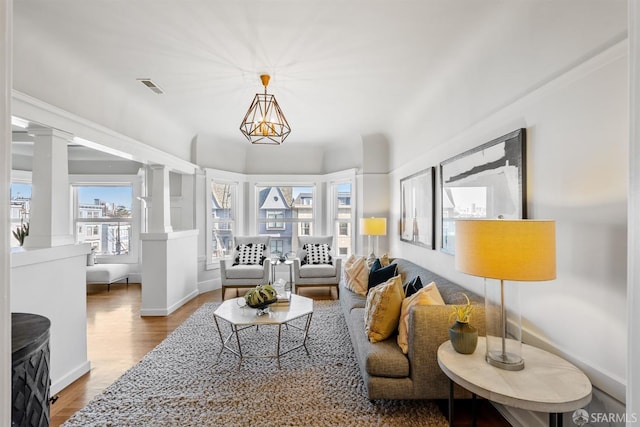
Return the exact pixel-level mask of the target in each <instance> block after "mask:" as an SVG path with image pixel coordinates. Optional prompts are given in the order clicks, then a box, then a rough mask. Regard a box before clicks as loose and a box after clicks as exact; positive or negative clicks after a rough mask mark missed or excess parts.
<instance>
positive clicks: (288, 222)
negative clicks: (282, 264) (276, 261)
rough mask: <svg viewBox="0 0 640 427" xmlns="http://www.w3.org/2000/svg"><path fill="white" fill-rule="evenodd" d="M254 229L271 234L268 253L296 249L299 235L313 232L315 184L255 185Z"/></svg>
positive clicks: (279, 252) (276, 253)
mask: <svg viewBox="0 0 640 427" xmlns="http://www.w3.org/2000/svg"><path fill="white" fill-rule="evenodd" d="M255 194H256V209H257V213H256V219H257V223H256V231H257V234H261V235H270V236H272V237H271V241H272V242H277V243H274V244H273V245H272V247H271V248H270V249H271V253H272V254H273V255H283V254H285V253H287V252H290V251H295V250H296V249H297V247H296V246H297V244H298V239H297V237H298V235H307V236H309V235H313V223H314V210H313V208H314V203H313V200H314V197H315V185H304V184H303V185H296V184H293V185H264V184H261V185H257V186H256V193H255Z"/></svg>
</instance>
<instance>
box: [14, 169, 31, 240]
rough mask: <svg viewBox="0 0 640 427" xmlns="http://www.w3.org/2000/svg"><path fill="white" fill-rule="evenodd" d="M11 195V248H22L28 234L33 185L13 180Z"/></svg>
mask: <svg viewBox="0 0 640 427" xmlns="http://www.w3.org/2000/svg"><path fill="white" fill-rule="evenodd" d="M9 195H10V200H9V207H10V213H9V218H10V221H11V225H10V226H11V236H12V239H11V243H10V247H12V248H13V247H17V246H21V245H22V243H23V242H24V237H25V235H26V234H28V230H29V218H30V214H31V183H27V182H18V181H14V180H13V179H12V181H11V186H10V188H9ZM25 233H26V234H25Z"/></svg>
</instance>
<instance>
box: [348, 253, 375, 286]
mask: <svg viewBox="0 0 640 427" xmlns="http://www.w3.org/2000/svg"><path fill="white" fill-rule="evenodd" d="M344 284H345V287H346V288H347V289H350V290H352V291H353V292H355V293H357V294H360V295H367V291H368V290H369V287H368V286H367V285H368V284H369V269H368V268H367V261H366V260H365V258H364V257H356V256H355V255H351V256H350V257H349V258H348V259H347V261H346V262H345V265H344Z"/></svg>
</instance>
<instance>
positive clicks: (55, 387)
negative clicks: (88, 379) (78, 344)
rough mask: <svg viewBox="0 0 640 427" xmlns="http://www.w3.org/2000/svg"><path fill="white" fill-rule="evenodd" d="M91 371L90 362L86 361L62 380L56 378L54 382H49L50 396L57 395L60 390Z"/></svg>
mask: <svg viewBox="0 0 640 427" xmlns="http://www.w3.org/2000/svg"><path fill="white" fill-rule="evenodd" d="M90 370H91V362H89V361H88V360H87V361H86V362H84V363H83V364H81V365H80V366H78V367H77V368H75V369H73V370H71V371H70V372H68V373H67V374H66V375H64V376H63V377H62V378H58V379H57V380H56V381H52V382H51V387H50V389H49V393H50V394H51V396H53V395H55V394H57V393H59V392H60V391H61V390H64V388H65V387H67V386H68V385H69V384H71V383H72V382H74V381H75V380H77V379H78V378H80V377H81V376H83V375H84V374H86V373H87V372H89V371H90Z"/></svg>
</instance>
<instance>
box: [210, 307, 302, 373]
mask: <svg viewBox="0 0 640 427" xmlns="http://www.w3.org/2000/svg"><path fill="white" fill-rule="evenodd" d="M304 316H306V320H305V322H304V326H303V327H299V326H296V325H294V324H290V323H289V322H291V321H292V320H295V319H299V318H301V317H304ZM312 316H313V300H312V299H311V298H306V297H302V296H300V295H291V300H290V302H289V305H271V306H270V307H269V311H268V313H265V314H262V315H258V310H257V309H255V308H251V307H249V306H247V305H245V304H244V298H243V297H239V298H233V299H230V300H226V301H224V302H223V303H222V304H221V305H220V307H218V308H217V309H216V311H214V312H213V319H214V321H215V322H216V328H217V329H218V335H219V336H220V341H221V342H222V348H221V349H220V354H221V353H222V352H223V351H224V350H228V351H230V352H231V353H233V354H235V355H236V356H238V357H239V358H240V362H239V363H238V369H240V367H241V366H242V361H243V360H244V359H245V358H274V359H277V361H278V369H280V356H282V355H284V354H287V353H289V352H292V351H294V350H297V349H299V348H304V349H305V351H306V352H307V354H309V350H308V349H307V336H308V334H309V326H310V325H311V317H312ZM218 320H224V321H226V322H228V323H229V324H230V325H231V332H230V333H229V335H227V337H226V338H225V337H223V336H222V330H221V329H220V324H219V323H218ZM260 325H277V326H278V341H277V345H276V353H275V354H265V355H254V354H245V353H243V351H242V344H241V340H240V336H239V335H238V332H239V331H242V330H244V329H247V328H250V327H253V326H256V327H259V326H260ZM282 325H286V326H287V327H292V328H294V329H298V330H300V331H302V340H301V343H300V344H299V345H297V346H294V347H291V348H289V349H287V350H286V351H281V348H280V341H281V340H280V336H281V333H282ZM234 337H235V340H236V344H237V349H235V348H233V347H231V346H230V345H229V340H231V339H232V338H234Z"/></svg>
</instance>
